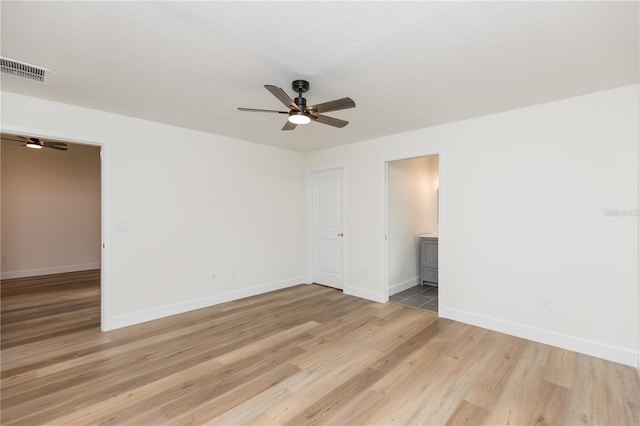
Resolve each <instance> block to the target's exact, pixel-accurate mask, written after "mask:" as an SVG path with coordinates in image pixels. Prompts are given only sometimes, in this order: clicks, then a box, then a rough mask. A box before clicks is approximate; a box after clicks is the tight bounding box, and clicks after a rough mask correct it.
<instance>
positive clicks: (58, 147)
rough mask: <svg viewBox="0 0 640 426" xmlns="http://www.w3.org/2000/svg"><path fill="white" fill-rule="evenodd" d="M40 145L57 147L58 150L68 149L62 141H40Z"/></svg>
mask: <svg viewBox="0 0 640 426" xmlns="http://www.w3.org/2000/svg"><path fill="white" fill-rule="evenodd" d="M41 145H42V146H44V147H45V148H52V149H57V150H58V151H66V150H68V149H69V147H68V146H67V144H66V143H64V142H42V143H41Z"/></svg>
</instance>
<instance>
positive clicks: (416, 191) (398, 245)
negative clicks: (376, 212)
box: [387, 157, 431, 295]
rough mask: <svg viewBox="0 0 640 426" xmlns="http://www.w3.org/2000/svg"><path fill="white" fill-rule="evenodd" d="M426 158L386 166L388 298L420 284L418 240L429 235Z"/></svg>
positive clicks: (428, 187)
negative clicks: (420, 236) (424, 235)
mask: <svg viewBox="0 0 640 426" xmlns="http://www.w3.org/2000/svg"><path fill="white" fill-rule="evenodd" d="M429 163H430V161H429V159H428V157H422V158H412V159H408V160H401V161H392V162H389V164H388V168H387V182H388V184H387V185H388V201H387V203H388V206H389V207H388V208H389V219H388V246H389V294H390V295H391V294H395V293H398V292H401V291H403V290H406V289H407V288H410V287H413V286H415V285H416V284H418V283H419V256H420V255H419V237H418V235H420V234H426V233H428V232H430V229H429V219H430V218H429V212H430V206H429V195H430V194H429V192H430V189H431V181H430V177H431V176H430V173H429Z"/></svg>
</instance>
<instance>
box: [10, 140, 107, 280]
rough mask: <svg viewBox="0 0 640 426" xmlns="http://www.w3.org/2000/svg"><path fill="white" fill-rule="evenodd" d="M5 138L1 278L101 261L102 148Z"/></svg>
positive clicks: (90, 265) (93, 266) (86, 266)
mask: <svg viewBox="0 0 640 426" xmlns="http://www.w3.org/2000/svg"><path fill="white" fill-rule="evenodd" d="M22 145H24V144H19V143H16V142H10V141H4V140H3V141H2V145H1V146H2V148H1V150H2V168H1V174H2V240H1V246H2V249H1V251H2V258H3V263H2V278H3V279H6V278H16V277H25V276H34V275H43V274H53V273H60V272H68V271H78V270H87V269H97V268H99V267H100V243H101V238H100V149H99V148H98V147H95V146H87V145H72V146H70V148H69V150H68V151H57V150H53V149H46V148H45V149H39V150H36V149H26V148H24V147H23V146H22Z"/></svg>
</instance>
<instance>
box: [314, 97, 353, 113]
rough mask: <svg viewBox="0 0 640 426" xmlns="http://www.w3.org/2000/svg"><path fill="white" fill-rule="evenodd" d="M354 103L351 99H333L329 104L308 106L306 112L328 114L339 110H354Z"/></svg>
mask: <svg viewBox="0 0 640 426" xmlns="http://www.w3.org/2000/svg"><path fill="white" fill-rule="evenodd" d="M355 107H356V103H355V102H354V101H353V99H351V98H341V99H335V100H333V101H329V102H323V103H321V104H317V105H310V106H308V107H307V111H310V112H329V111H338V110H339V109H347V108H355Z"/></svg>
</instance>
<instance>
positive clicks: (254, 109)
mask: <svg viewBox="0 0 640 426" xmlns="http://www.w3.org/2000/svg"><path fill="white" fill-rule="evenodd" d="M238 111H250V112H276V113H278V114H289V111H276V110H274V109H256V108H238Z"/></svg>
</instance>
